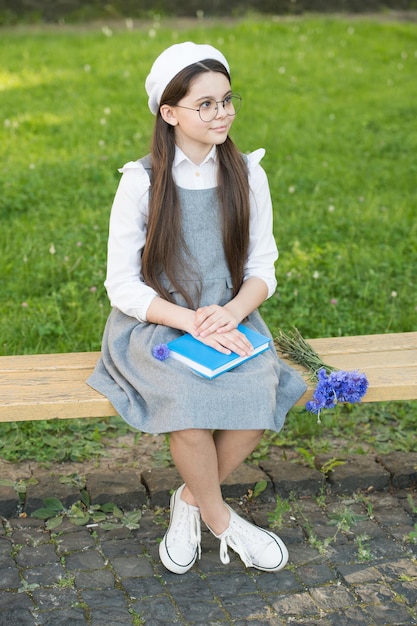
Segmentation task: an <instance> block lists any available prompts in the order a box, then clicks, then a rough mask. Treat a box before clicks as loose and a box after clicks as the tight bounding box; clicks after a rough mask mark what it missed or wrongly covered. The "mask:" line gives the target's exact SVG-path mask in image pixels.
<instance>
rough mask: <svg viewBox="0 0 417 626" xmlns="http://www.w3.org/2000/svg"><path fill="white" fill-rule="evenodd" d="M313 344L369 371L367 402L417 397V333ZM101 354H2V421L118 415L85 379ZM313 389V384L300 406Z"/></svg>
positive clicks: (336, 360)
mask: <svg viewBox="0 0 417 626" xmlns="http://www.w3.org/2000/svg"><path fill="white" fill-rule="evenodd" d="M309 343H310V344H311V345H312V346H313V348H314V349H315V350H316V352H318V353H319V355H320V356H321V357H322V358H323V360H324V362H325V363H328V364H329V365H334V366H335V367H338V368H340V369H344V370H355V369H358V370H360V371H362V372H365V373H366V375H367V377H368V381H369V389H368V392H367V394H366V396H365V398H364V400H363V401H364V402H383V401H388V400H416V399H417V332H409V333H397V334H384V335H366V336H357V337H334V338H328V339H312V340H310V341H309ZM98 357H99V352H80V353H68V354H43V355H33V356H32V355H22V356H4V357H0V422H12V421H13V422H14V421H24V420H41V419H53V418H60V419H68V418H76V417H108V416H112V415H116V412H115V410H114V408H113V406H112V405H111V404H110V402H109V401H108V400H107V399H106V398H105V397H103V396H102V395H101V394H99V393H97V392H96V391H94V390H93V389H91V388H90V387H89V386H88V385H87V384H86V383H85V381H86V379H87V378H88V376H89V374H90V372H91V371H92V370H93V368H94V365H95V363H96V361H97V359H98ZM298 369H300V371H301V370H302V368H298ZM312 392H313V386H310V388H309V389H308V391H307V392H306V393H305V395H304V396H303V397H302V398H301V400H300V401H299V402H298V404H299V405H303V404H305V402H306V401H307V400H308V399H310V398H311V395H312Z"/></svg>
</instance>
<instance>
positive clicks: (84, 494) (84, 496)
mask: <svg viewBox="0 0 417 626" xmlns="http://www.w3.org/2000/svg"><path fill="white" fill-rule="evenodd" d="M81 502H83V503H84V504H85V506H90V504H91V498H90V494H89V493H88V491H87V490H86V489H81Z"/></svg>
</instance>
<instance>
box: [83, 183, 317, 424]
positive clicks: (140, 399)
mask: <svg viewBox="0 0 417 626" xmlns="http://www.w3.org/2000/svg"><path fill="white" fill-rule="evenodd" d="M178 193H179V197H180V203H181V210H182V221H183V234H184V241H185V243H186V249H187V252H186V253H184V254H186V257H187V260H188V262H189V264H190V265H191V267H192V268H193V272H192V275H191V277H189V278H188V279H187V280H186V281H185V284H186V290H187V293H189V294H190V295H192V297H193V298H194V301H195V303H196V307H197V306H198V305H199V306H204V305H210V304H219V305H220V306H222V305H224V304H226V303H227V302H228V301H229V300H230V299H231V298H232V282H231V277H230V273H229V270H228V266H227V263H226V260H225V256H224V251H223V245H222V236H221V222H220V209H219V205H218V202H217V196H216V190H215V189H204V190H189V189H182V188H178ZM165 284H166V286H167V287H168V289H169V290H170V291H171V292H172V294H173V296H174V298H175V301H176V303H177V304H179V305H181V306H185V302H183V301H182V298H181V296H180V295H179V294H178V293H175V292H174V291H173V290H172V288H170V285H169V283H168V281H166V283H165ZM242 323H243V324H246V325H247V326H249V327H250V328H253V329H254V330H257V331H259V332H261V333H263V334H265V335H267V336H271V334H270V332H269V330H268V328H267V326H266V325H265V323H264V321H263V319H262V318H261V316H260V314H259V312H258V311H254V312H253V313H251V314H250V315H249V316H248V317H247V318H246V319H245V320H243V322H242ZM181 334H182V333H181V331H178V330H176V329H173V328H169V327H167V326H162V325H158V324H151V323H148V322H140V321H138V320H137V319H135V318H133V317H129V316H127V315H125V314H124V313H122V312H121V311H119V310H118V309H116V308H113V309H112V311H111V313H110V315H109V318H108V320H107V323H106V327H105V331H104V335H103V341H102V351H101V357H100V359H99V361H98V363H97V365H96V368H95V370H94V372H93V374H92V375H91V376H90V378H89V379H88V381H87V382H88V384H89V385H90V386H91V387H93V388H94V389H96V390H97V391H99V392H100V393H102V394H103V395H104V396H106V397H107V398H108V399H109V400H110V402H111V403H112V405H113V406H114V408H115V409H116V411H117V412H118V413H119V415H120V416H121V417H122V418H123V419H124V420H125V421H126V422H127V423H128V424H130V425H131V426H133V427H134V428H136V429H138V430H140V431H142V432H146V433H152V434H157V433H166V432H171V431H176V430H184V429H187V428H205V429H225V430H251V429H268V430H274V431H279V430H280V429H281V428H282V426H283V424H284V420H285V417H286V414H287V412H288V411H289V409H290V408H291V407H292V406H293V405H294V404H295V402H296V401H297V400H298V399H299V398H300V397H301V396H302V394H303V393H304V391H305V390H306V383H305V381H304V380H303V379H302V377H301V376H300V375H299V374H298V373H297V372H296V371H295V370H294V369H293V368H291V367H289V366H288V365H287V364H286V363H283V362H282V361H281V360H280V359H279V358H278V356H277V354H276V352H275V350H274V348H273V346H271V349H270V350H267V351H266V352H263V353H262V354H260V355H258V356H256V357H254V358H252V359H250V360H249V361H246V362H245V363H243V364H242V365H239V366H238V367H236V368H235V369H232V370H230V371H229V372H226V373H224V374H221V375H220V376H218V377H217V378H214V379H212V380H209V379H206V378H204V377H202V376H200V375H199V374H197V373H196V372H194V371H193V370H192V369H190V368H189V367H187V366H186V365H184V364H182V363H179V362H178V361H176V360H174V359H172V358H169V357H168V358H167V359H166V360H163V361H159V360H158V359H156V358H155V357H154V356H153V355H152V349H153V348H154V347H155V346H157V345H159V344H163V343H168V342H169V341H171V340H173V339H176V338H177V337H179V336H180V335H181Z"/></svg>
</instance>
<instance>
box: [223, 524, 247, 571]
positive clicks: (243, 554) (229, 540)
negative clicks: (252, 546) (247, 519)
mask: <svg viewBox="0 0 417 626" xmlns="http://www.w3.org/2000/svg"><path fill="white" fill-rule="evenodd" d="M218 539H220V561H221V562H222V563H223V565H227V564H228V563H230V556H229V553H228V550H227V548H228V547H230V548H232V550H234V551H235V552H236V553H237V554H238V555H239V556H240V558H241V559H242V561H243V563H244V564H245V565H246V567H252V565H253V563H252V559H251V557H250V554H249V552H248V551H247V549H246V547H245V546H244V545H243V543H242V540H241V539H240V537H239V535H237V534H234V533H233V531H232V530H231V529H230V527H229V528H228V529H227V530H225V531H224V533H222V534H221V535H219V536H218Z"/></svg>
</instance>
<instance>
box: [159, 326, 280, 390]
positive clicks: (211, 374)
mask: <svg viewBox="0 0 417 626" xmlns="http://www.w3.org/2000/svg"><path fill="white" fill-rule="evenodd" d="M238 330H240V332H242V333H244V334H245V335H246V337H247V338H248V339H249V341H250V342H251V344H252V346H253V352H252V354H251V355H250V356H239V355H238V354H236V353H235V352H232V353H231V354H222V353H221V352H218V351H217V350H215V349H214V348H211V347H210V346H206V345H205V344H203V343H201V341H198V339H195V338H194V337H193V336H192V335H190V334H188V333H187V334H185V335H182V337H179V338H178V339H174V340H173V341H170V342H169V343H168V344H167V345H168V348H169V350H170V356H171V357H172V358H173V359H176V360H177V361H181V363H184V364H185V365H188V366H189V367H191V369H193V370H194V371H196V372H198V373H199V374H201V375H202V376H205V377H206V378H215V377H216V376H219V375H220V374H223V372H227V371H228V370H231V369H233V368H234V367H237V366H238V365H240V364H241V363H244V362H245V361H248V360H249V359H252V358H253V357H255V356H257V355H258V354H261V352H265V350H268V348H269V347H270V343H271V339H270V338H269V337H266V336H265V335H262V334H261V333H258V332H257V331H255V330H252V329H250V328H247V327H246V326H244V325H243V324H239V326H238Z"/></svg>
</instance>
